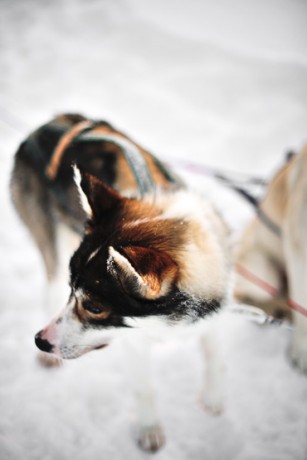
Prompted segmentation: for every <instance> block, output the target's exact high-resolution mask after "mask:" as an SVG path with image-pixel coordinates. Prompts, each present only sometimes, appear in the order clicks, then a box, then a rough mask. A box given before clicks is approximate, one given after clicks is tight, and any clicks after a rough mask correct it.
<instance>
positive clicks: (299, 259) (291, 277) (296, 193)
mask: <svg viewBox="0 0 307 460" xmlns="http://www.w3.org/2000/svg"><path fill="white" fill-rule="evenodd" d="M306 177H307V150H305V151H304V153H303V154H301V155H300V156H299V157H298V160H297V162H296V163H295V165H294V167H293V170H292V172H291V175H290V176H289V180H288V188H289V199H288V203H287V209H286V213H285V219H284V223H283V234H284V237H283V243H284V251H285V256H286V257H285V259H286V269H287V275H288V284H289V294H290V300H291V302H292V307H293V309H294V311H293V325H294V331H293V338H292V344H291V348H290V356H291V359H292V361H293V363H294V364H295V365H297V366H298V368H299V369H300V370H301V371H303V372H306V373H307V283H306V281H307V243H306V233H307V180H306ZM298 310H300V311H298Z"/></svg>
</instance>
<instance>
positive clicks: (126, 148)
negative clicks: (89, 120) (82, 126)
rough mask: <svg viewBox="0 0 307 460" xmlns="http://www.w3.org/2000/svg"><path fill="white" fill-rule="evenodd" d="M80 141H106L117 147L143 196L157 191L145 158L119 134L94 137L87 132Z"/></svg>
mask: <svg viewBox="0 0 307 460" xmlns="http://www.w3.org/2000/svg"><path fill="white" fill-rule="evenodd" d="M79 141H82V142H88V141H106V142H110V143H112V144H115V145H117V146H118V147H119V148H120V149H121V152H122V154H123V155H124V157H125V158H126V160H127V163H128V164H129V166H130V169H131V171H132V173H133V176H134V179H135V181H136V183H137V186H138V189H139V191H140V194H141V196H144V195H146V194H147V193H148V192H151V191H152V190H154V189H155V184H154V182H153V179H152V175H151V172H150V170H149V168H148V166H147V162H146V160H145V158H144V156H143V155H142V154H141V152H140V151H139V149H138V148H137V147H136V146H135V145H134V144H133V143H132V142H130V141H128V139H126V138H124V137H122V136H120V135H117V134H101V133H96V134H94V135H93V134H92V133H91V132H86V133H84V134H81V135H79V136H78V137H77V138H76V139H74V142H79Z"/></svg>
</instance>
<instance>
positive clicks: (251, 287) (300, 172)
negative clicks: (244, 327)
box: [235, 146, 307, 372]
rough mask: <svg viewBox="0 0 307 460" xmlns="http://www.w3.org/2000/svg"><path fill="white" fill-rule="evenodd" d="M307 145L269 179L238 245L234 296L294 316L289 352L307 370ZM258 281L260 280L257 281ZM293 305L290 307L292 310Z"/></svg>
mask: <svg viewBox="0 0 307 460" xmlns="http://www.w3.org/2000/svg"><path fill="white" fill-rule="evenodd" d="M306 234H307V146H305V147H304V148H303V149H302V151H301V152H300V153H299V154H297V155H291V156H290V157H289V161H288V162H287V163H286V164H285V165H284V166H283V167H282V168H281V169H280V170H279V171H278V173H277V174H276V175H275V176H274V177H273V179H272V180H271V182H270V183H269V186H268V189H267V193H266V196H265V198H264V199H263V201H262V203H261V204H260V206H259V212H258V216H256V217H255V218H254V219H253V220H252V221H251V222H250V224H249V225H248V227H247V228H246V229H245V232H244V233H243V235H242V237H241V239H240V241H239V246H238V252H237V255H236V260H237V263H238V274H237V276H236V286H235V297H236V298H237V299H238V300H239V301H244V302H245V303H251V304H254V305H258V306H259V307H261V308H263V309H264V310H265V311H266V312H267V313H269V314H271V315H273V316H278V317H280V316H286V317H290V318H291V317H292V319H293V326H294V331H293V337H292V343H291V347H290V356H291V359H292V361H293V363H294V364H295V365H297V366H298V368H299V369H301V370H302V371H303V372H307V282H306V280H307V244H306ZM255 281H256V282H255ZM290 307H291V308H290Z"/></svg>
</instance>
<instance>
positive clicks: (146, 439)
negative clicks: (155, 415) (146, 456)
mask: <svg viewBox="0 0 307 460" xmlns="http://www.w3.org/2000/svg"><path fill="white" fill-rule="evenodd" d="M137 443H138V446H139V447H140V448H141V449H142V450H144V451H145V452H150V453H155V452H157V451H158V450H159V449H161V447H163V446H164V444H165V436H164V433H163V430H162V428H161V427H160V425H154V426H149V427H142V428H141V429H140V430H139V434H138V437H137Z"/></svg>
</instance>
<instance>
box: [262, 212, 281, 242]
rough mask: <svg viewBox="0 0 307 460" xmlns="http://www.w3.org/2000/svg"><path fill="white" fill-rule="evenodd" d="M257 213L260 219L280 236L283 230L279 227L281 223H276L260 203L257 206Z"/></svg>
mask: <svg viewBox="0 0 307 460" xmlns="http://www.w3.org/2000/svg"><path fill="white" fill-rule="evenodd" d="M257 215H258V218H259V220H260V221H261V222H262V223H263V224H264V225H265V226H266V227H267V228H268V229H269V230H271V232H273V233H274V234H275V235H276V236H278V237H279V238H280V237H281V235H282V230H281V228H280V227H279V225H277V224H275V222H273V221H272V219H271V218H270V217H269V216H268V215H267V214H266V213H265V212H264V211H263V209H261V207H260V206H259V205H258V206H257Z"/></svg>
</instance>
